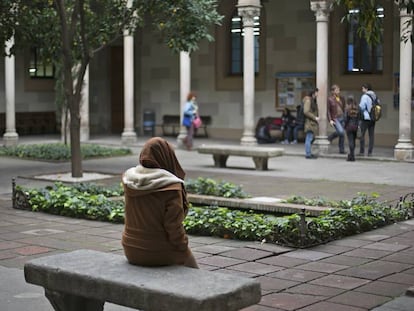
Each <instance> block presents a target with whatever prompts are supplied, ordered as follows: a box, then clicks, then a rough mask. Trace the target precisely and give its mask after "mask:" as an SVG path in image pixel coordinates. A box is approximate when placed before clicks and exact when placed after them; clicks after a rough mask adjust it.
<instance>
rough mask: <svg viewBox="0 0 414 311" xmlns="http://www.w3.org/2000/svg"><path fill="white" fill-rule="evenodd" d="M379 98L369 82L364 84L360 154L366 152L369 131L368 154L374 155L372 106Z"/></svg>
mask: <svg viewBox="0 0 414 311" xmlns="http://www.w3.org/2000/svg"><path fill="white" fill-rule="evenodd" d="M376 99H377V95H376V94H375V92H374V91H373V90H372V87H371V85H370V84H369V83H365V84H363V85H362V95H361V100H360V102H359V109H360V112H361V138H360V141H359V155H364V154H365V133H366V132H367V131H368V139H369V143H368V156H369V157H370V156H372V150H373V148H374V132H375V120H372V119H371V113H370V112H371V108H372V106H373V105H374V101H375V100H376Z"/></svg>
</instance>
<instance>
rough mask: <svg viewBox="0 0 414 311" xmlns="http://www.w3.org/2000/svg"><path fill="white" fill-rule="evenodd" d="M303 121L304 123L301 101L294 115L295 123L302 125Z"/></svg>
mask: <svg viewBox="0 0 414 311" xmlns="http://www.w3.org/2000/svg"><path fill="white" fill-rule="evenodd" d="M304 123H305V114H304V113H303V103H302V104H301V105H300V108H299V109H298V112H297V115H296V124H299V125H303V124H304Z"/></svg>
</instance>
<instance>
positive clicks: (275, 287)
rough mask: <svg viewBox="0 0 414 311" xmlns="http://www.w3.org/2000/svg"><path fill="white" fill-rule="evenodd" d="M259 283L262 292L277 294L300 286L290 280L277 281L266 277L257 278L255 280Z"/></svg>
mask: <svg viewBox="0 0 414 311" xmlns="http://www.w3.org/2000/svg"><path fill="white" fill-rule="evenodd" d="M256 280H258V281H259V282H260V285H261V289H262V291H267V292H269V293H270V292H278V291H281V290H285V289H287V288H290V287H293V286H296V285H298V284H300V283H299V282H295V281H291V280H284V279H277V278H271V277H268V276H259V277H257V278H256Z"/></svg>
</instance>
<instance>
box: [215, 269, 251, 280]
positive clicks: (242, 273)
mask: <svg viewBox="0 0 414 311" xmlns="http://www.w3.org/2000/svg"><path fill="white" fill-rule="evenodd" d="M216 271H217V272H221V273H227V274H231V275H237V276H242V277H246V278H255V277H257V274H254V273H249V272H244V271H237V270H230V269H227V268H223V269H217V270H216Z"/></svg>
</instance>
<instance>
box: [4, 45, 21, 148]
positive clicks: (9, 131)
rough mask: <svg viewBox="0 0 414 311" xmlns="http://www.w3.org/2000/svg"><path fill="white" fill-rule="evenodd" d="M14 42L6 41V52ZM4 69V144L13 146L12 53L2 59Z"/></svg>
mask: <svg viewBox="0 0 414 311" xmlns="http://www.w3.org/2000/svg"><path fill="white" fill-rule="evenodd" d="M13 44H14V38H11V39H10V40H9V41H7V42H6V54H8V53H9V52H10V49H11V47H12V46H13ZM4 69H5V79H4V80H5V91H6V94H5V95H6V131H5V133H4V135H3V141H4V145H5V146H15V145H17V143H18V140H19V135H18V134H17V132H16V109H15V108H16V107H15V106H16V101H15V95H16V86H15V58H14V55H11V56H6V57H5V59H4Z"/></svg>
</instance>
